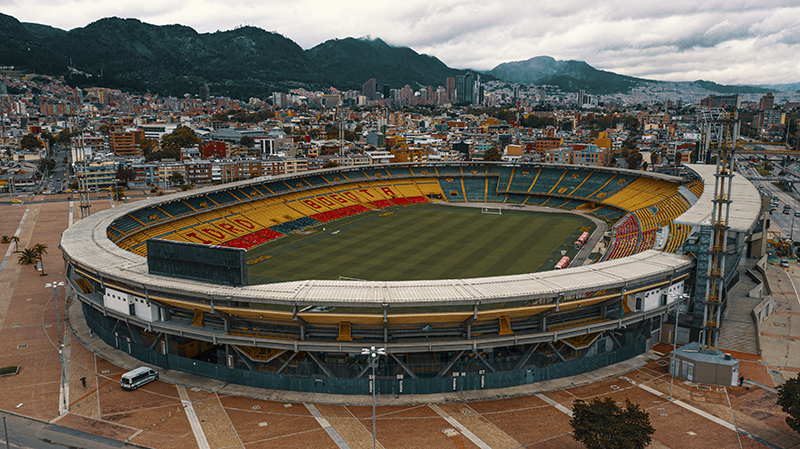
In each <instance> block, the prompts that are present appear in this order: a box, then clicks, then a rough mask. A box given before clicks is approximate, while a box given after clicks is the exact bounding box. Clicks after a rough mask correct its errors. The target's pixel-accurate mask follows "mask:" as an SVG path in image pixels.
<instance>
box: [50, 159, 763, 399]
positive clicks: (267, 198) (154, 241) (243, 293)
mask: <svg viewBox="0 0 800 449" xmlns="http://www.w3.org/2000/svg"><path fill="white" fill-rule="evenodd" d="M687 167H688V170H687V171H686V174H685V175H683V176H682V177H676V176H667V175H661V174H655V173H650V172H641V171H631V170H624V169H612V168H597V167H592V168H589V167H582V166H569V165H550V164H505V163H489V162H487V163H474V162H472V163H470V162H462V163H456V162H454V163H437V164H433V163H417V164H391V165H385V166H369V167H365V168H360V167H349V168H337V169H330V170H322V171H316V172H304V173H298V174H293V175H283V176H278V177H272V178H269V179H259V180H250V181H242V182H236V183H230V184H224V185H220V186H212V187H206V188H201V189H195V190H190V191H186V192H181V193H175V194H171V195H166V196H159V197H154V198H150V199H147V200H143V201H138V202H135V203H131V204H125V205H120V206H117V207H115V208H113V209H109V210H106V211H102V212H99V213H97V214H94V215H91V216H88V217H86V218H84V219H82V220H80V221H78V222H77V223H76V224H74V225H73V226H71V227H70V228H69V229H68V230H67V231H65V232H64V234H63V237H62V242H61V248H62V252H63V254H64V258H65V263H66V268H67V280H68V282H69V285H70V286H71V288H72V290H73V291H74V293H75V295H76V296H77V298H78V299H79V300H80V301H81V303H82V304H83V307H82V309H83V312H84V316H85V319H86V322H87V324H88V325H89V327H90V328H91V329H93V330H94V332H95V333H96V334H97V335H98V336H99V337H101V338H102V339H103V340H104V341H105V342H106V343H107V344H109V345H110V346H113V347H115V348H118V349H120V350H122V351H125V352H127V353H129V354H131V355H132V356H134V357H136V358H137V359H139V360H141V361H142V362H144V363H147V364H150V365H153V366H158V367H161V368H166V369H177V370H181V371H186V372H190V373H194V374H198V375H203V376H207V377H212V378H215V379H219V380H221V381H225V382H231V383H238V384H244V385H251V386H257V387H261V388H268V389H276V390H292V391H305V392H319V393H337V394H367V393H369V392H371V391H372V388H373V382H372V380H371V379H370V376H369V370H368V368H369V364H368V361H367V358H366V356H364V355H362V349H363V348H368V347H371V346H375V347H381V348H385V349H386V353H387V355H386V356H385V357H381V358H380V361H379V365H378V367H377V372H376V382H377V391H378V392H379V393H393V394H414V393H416V394H427V393H441V392H449V391H463V390H478V389H490V388H502V387H510V386H516V385H522V384H526V383H531V382H538V381H542V380H547V379H552V378H558V377H564V376H570V375H575V374H580V373H584V372H588V371H591V370H595V369H598V368H601V367H604V366H607V365H610V364H614V363H617V362H620V361H623V360H626V359H629V358H631V357H634V356H636V355H638V354H641V353H644V352H645V351H647V350H648V349H649V348H650V347H651V346H652V345H653V344H655V343H657V342H658V341H660V340H662V339H663V338H664V337H663V336H662V324H664V323H665V321H667V320H669V319H670V318H669V316H670V313H671V312H672V311H674V310H675V309H677V308H678V307H681V308H682V310H683V311H686V312H690V313H692V314H693V316H694V324H695V326H696V330H698V331H703V330H707V329H708V328H709V326H713V327H718V326H719V325H720V324H721V323H720V322H719V320H717V321H714V320H710V319H709V318H708V317H707V316H706V317H704V307H703V305H704V303H706V302H708V300H709V299H708V297H707V295H706V290H707V289H706V285H707V282H708V279H709V278H710V277H713V276H714V273H710V272H709V270H708V268H707V267H708V266H709V258H710V257H715V255H717V254H721V253H722V252H724V253H725V254H726V255H727V257H726V258H724V259H723V260H724V264H725V266H726V269H725V273H728V274H727V275H726V277H725V278H724V279H723V280H722V281H723V283H724V285H725V286H726V288H727V287H729V286H731V285H733V284H735V283H736V280H737V279H736V276H737V274H736V273H737V272H738V271H737V270H736V267H737V266H738V263H739V261H740V260H741V258H742V257H745V256H746V255H748V253H750V252H751V251H757V250H754V249H753V248H757V247H759V246H763V241H764V240H765V238H764V237H763V235H764V234H765V232H764V230H763V227H764V220H763V216H762V215H761V213H760V211H761V198H760V196H759V194H758V192H757V191H756V189H755V188H754V187H753V186H752V184H750V183H749V182H748V181H747V180H745V179H744V178H743V177H741V176H739V175H738V174H734V175H730V176H729V178H731V179H732V186H733V187H732V189H731V191H730V192H729V193H728V194H727V195H728V196H726V197H725V198H724V199H721V198H720V196H719V195H715V194H714V186H715V171H714V166H709V165H691V166H687ZM720 201H725V202H727V203H728V204H731V210H730V216H729V217H726V225H727V228H728V229H729V234H727V235H728V242H727V246H726V247H725V248H716V249H715V248H711V249H709V248H708V246H709V243H708V242H709V236H710V235H711V232H712V231H713V229H714V225H713V224H710V223H709V219H710V217H711V212H712V208H713V205H714V204H717V203H719V202H720ZM543 211H546V212H547V213H543ZM584 233H586V234H589V235H584ZM587 237H588V239H587ZM578 240H581V241H580V242H579V241H578ZM584 241H586V243H585V245H584V244H583V242H584ZM567 258H569V261H567V260H566V259H567ZM557 264H558V265H561V266H560V267H558V268H562V269H556V265H557ZM698 266H699V267H700V268H699V269H698ZM687 298H688V300H687ZM715 300H716V301H719V302H720V304H721V305H722V307H721V308H722V309H724V304H725V298H724V297H723V298H718V299H715Z"/></svg>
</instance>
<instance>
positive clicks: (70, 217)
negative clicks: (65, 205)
mask: <svg viewBox="0 0 800 449" xmlns="http://www.w3.org/2000/svg"><path fill="white" fill-rule="evenodd" d="M73 217H74V215H73V212H72V201H70V202H69V226H67V227H68V228H69V227H70V226H72V218H73Z"/></svg>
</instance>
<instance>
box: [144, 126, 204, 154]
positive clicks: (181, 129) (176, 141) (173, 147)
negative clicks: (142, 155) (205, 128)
mask: <svg viewBox="0 0 800 449" xmlns="http://www.w3.org/2000/svg"><path fill="white" fill-rule="evenodd" d="M199 143H200V138H199V137H197V134H195V133H194V131H193V130H192V129H191V128H189V127H186V126H178V127H177V128H175V131H172V132H171V133H169V134H167V135H165V136H164V137H162V138H161V151H159V152H151V153H150V154H148V155H147V156H146V159H147V160H148V161H151V160H161V159H164V158H171V159H179V158H180V156H181V148H190V147H193V146H195V145H197V144H199ZM140 145H141V144H140Z"/></svg>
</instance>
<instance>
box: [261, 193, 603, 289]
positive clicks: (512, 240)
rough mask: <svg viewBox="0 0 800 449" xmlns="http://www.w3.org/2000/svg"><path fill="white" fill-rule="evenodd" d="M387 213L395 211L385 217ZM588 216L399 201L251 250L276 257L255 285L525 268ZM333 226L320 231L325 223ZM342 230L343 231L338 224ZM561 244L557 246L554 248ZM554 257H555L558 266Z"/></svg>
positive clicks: (542, 259) (542, 263)
mask: <svg viewBox="0 0 800 449" xmlns="http://www.w3.org/2000/svg"><path fill="white" fill-rule="evenodd" d="M386 212H391V213H392V214H391V215H388V216H381V215H383V214H385V213H386ZM587 225H589V222H588V221H587V220H582V219H579V218H573V217H568V216H562V217H557V218H556V217H554V216H552V215H549V214H542V213H526V212H519V211H510V212H509V213H508V214H506V213H505V212H504V214H503V215H502V216H496V215H486V214H481V213H480V212H479V211H478V210H477V209H469V208H450V207H445V206H437V205H414V206H402V207H393V208H390V209H384V210H380V211H373V212H368V213H365V214H362V215H359V216H356V217H349V218H345V219H342V220H338V221H335V222H328V223H325V224H323V225H320V226H318V227H317V228H316V229H317V231H318V232H317V233H314V234H311V235H290V236H287V237H284V238H282V239H280V240H278V241H276V242H272V243H268V244H266V245H263V246H261V247H259V248H257V249H256V250H254V251H251V252H249V253H248V259H250V260H253V259H256V258H258V257H262V256H272V257H271V258H270V259H267V260H264V261H262V262H259V263H257V264H254V265H249V267H248V269H249V272H250V275H251V277H250V282H251V284H255V283H260V282H271V281H272V282H274V281H280V280H284V279H297V280H299V279H336V278H337V277H338V276H340V275H341V276H348V277H354V278H360V279H369V280H401V279H405V280H410V279H436V278H439V279H441V278H462V277H479V276H491V275H501V274H510V273H527V272H531V271H535V270H536V268H537V267H540V268H542V269H551V268H552V267H551V266H549V265H550V264H549V263H547V262H548V259H549V258H552V257H554V256H553V254H559V251H558V247H559V246H562V245H563V246H565V247H569V248H571V246H572V245H571V244H572V241H571V240H570V241H569V242H567V241H566V240H569V236H570V235H571V233H574V232H577V229H579V227H580V226H587ZM323 226H324V227H326V228H327V230H326V231H324V232H321V231H320V230H321V228H322V227H323ZM336 229H340V230H341V232H340V233H339V234H337V235H332V234H331V232H332V231H333V230H336ZM554 248H555V249H554ZM554 264H555V262H553V265H554Z"/></svg>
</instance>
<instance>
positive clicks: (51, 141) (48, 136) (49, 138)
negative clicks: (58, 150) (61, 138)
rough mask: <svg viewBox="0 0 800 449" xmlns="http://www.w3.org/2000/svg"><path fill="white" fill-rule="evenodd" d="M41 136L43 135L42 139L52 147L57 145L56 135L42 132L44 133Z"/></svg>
mask: <svg viewBox="0 0 800 449" xmlns="http://www.w3.org/2000/svg"><path fill="white" fill-rule="evenodd" d="M40 135H41V137H42V139H44V140H46V141H47V144H48V145H50V147H52V146H53V145H55V143H56V137H55V136H54V135H52V134H50V133H49V132H47V131H42V133H41V134H40Z"/></svg>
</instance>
